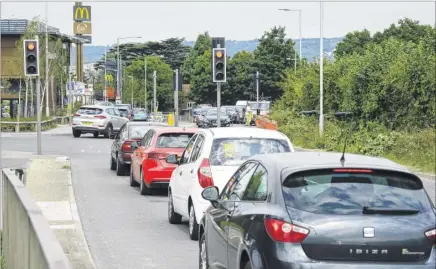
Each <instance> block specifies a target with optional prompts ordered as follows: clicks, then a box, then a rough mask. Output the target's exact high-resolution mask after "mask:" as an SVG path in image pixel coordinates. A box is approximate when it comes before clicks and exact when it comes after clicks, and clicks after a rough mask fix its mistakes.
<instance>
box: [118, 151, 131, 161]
mask: <svg viewBox="0 0 436 269" xmlns="http://www.w3.org/2000/svg"><path fill="white" fill-rule="evenodd" d="M121 156H122V157H121V160H122V162H123V163H124V164H131V163H132V153H128V152H127V153H122V154H121Z"/></svg>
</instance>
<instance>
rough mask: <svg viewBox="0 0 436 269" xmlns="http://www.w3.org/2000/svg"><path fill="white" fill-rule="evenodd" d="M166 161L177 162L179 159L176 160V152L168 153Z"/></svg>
mask: <svg viewBox="0 0 436 269" xmlns="http://www.w3.org/2000/svg"><path fill="white" fill-rule="evenodd" d="M166 162H167V163H171V164H179V161H178V160H177V154H170V155H168V156H167V159H166Z"/></svg>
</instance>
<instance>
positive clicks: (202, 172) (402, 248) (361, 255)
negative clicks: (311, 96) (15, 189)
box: [111, 122, 436, 269]
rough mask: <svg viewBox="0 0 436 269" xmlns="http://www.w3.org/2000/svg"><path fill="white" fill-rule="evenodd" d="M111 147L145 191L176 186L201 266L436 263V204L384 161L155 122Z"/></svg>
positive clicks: (279, 138)
mask: <svg viewBox="0 0 436 269" xmlns="http://www.w3.org/2000/svg"><path fill="white" fill-rule="evenodd" d="M111 151H112V152H111V169H116V170H117V171H118V169H119V167H121V166H119V165H118V164H117V163H118V162H116V163H115V164H114V162H115V161H118V160H120V162H119V163H120V164H124V165H129V161H130V169H128V167H124V168H121V169H122V170H121V171H123V172H124V173H125V172H127V171H128V170H130V181H129V182H130V186H138V185H139V186H140V194H142V195H149V194H152V191H153V188H168V212H167V213H168V221H169V223H171V224H174V225H176V224H180V223H181V221H182V218H186V219H188V220H189V222H188V223H189V224H188V226H189V237H190V238H191V239H192V240H199V268H200V269H208V268H210V269H222V268H224V269H225V268H227V269H233V268H236V269H252V268H265V269H281V268H283V269H294V268H301V269H309V268H310V269H318V268H327V269H334V268H343V267H350V268H355V269H400V268H401V269H421V268H422V269H424V268H425V269H430V268H435V266H436V262H435V259H436V209H435V207H434V205H433V203H432V202H431V200H430V199H429V197H428V195H427V193H426V191H425V190H424V187H423V184H422V182H421V180H420V179H419V177H417V176H416V175H414V174H413V173H411V172H409V171H408V170H407V169H405V168H403V167H402V166H400V165H398V164H396V163H394V162H392V161H389V160H387V159H383V158H376V157H368V156H363V155H353V154H340V153H327V152H295V150H294V148H293V145H292V143H291V141H290V140H289V138H287V137H286V136H285V135H284V134H282V133H280V132H278V131H272V130H264V129H257V128H244V127H230V128H210V129H191V128H180V127H177V128H176V127H167V126H162V125H160V124H159V123H150V122H128V123H126V124H125V125H124V126H123V127H122V128H121V130H120V133H119V134H118V135H117V136H116V137H115V139H114V142H113V146H112V150H111ZM129 156H130V157H129ZM129 158H130V159H129ZM121 160H122V161H121ZM121 174H123V173H120V175H121Z"/></svg>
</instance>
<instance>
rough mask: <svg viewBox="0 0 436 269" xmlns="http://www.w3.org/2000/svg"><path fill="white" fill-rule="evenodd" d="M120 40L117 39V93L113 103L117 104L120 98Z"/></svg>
mask: <svg viewBox="0 0 436 269" xmlns="http://www.w3.org/2000/svg"><path fill="white" fill-rule="evenodd" d="M120 59H121V57H120V39H119V38H117V92H116V93H115V99H116V101H115V103H118V102H119V98H120V97H121V93H120V79H121V75H120V69H121V66H120Z"/></svg>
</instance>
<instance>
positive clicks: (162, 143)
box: [156, 133, 194, 148]
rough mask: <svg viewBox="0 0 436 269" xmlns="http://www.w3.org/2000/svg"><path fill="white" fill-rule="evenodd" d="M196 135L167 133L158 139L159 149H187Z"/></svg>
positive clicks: (157, 145)
mask: <svg viewBox="0 0 436 269" xmlns="http://www.w3.org/2000/svg"><path fill="white" fill-rule="evenodd" d="M193 135H194V133H166V134H161V135H160V136H159V137H158V138H157V143H156V147H158V148H185V147H186V145H188V142H189V139H191V137H192V136H193Z"/></svg>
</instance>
